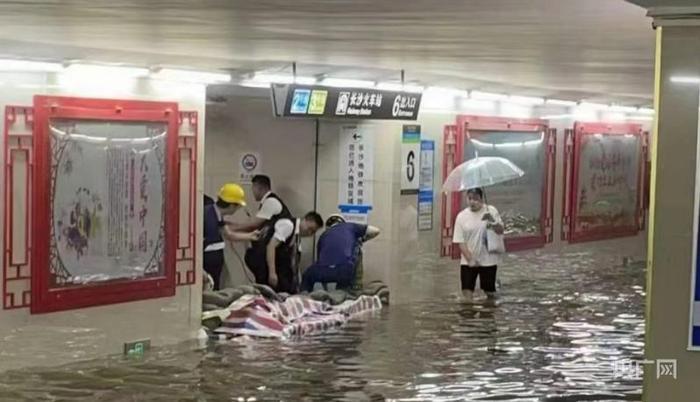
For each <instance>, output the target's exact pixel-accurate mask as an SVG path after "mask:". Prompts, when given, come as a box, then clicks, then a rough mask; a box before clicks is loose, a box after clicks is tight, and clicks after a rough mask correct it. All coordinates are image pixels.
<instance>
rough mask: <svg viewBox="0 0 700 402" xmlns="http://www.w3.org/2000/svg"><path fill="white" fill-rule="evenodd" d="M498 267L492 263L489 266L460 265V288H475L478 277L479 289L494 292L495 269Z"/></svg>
mask: <svg viewBox="0 0 700 402" xmlns="http://www.w3.org/2000/svg"><path fill="white" fill-rule="evenodd" d="M497 269H498V267H497V266H496V265H492V266H490V267H469V266H466V265H462V266H461V271H460V279H461V280H462V290H471V291H472V292H473V291H474V289H475V288H476V278H477V277H479V284H481V290H483V291H484V292H490V293H493V292H496V270H497Z"/></svg>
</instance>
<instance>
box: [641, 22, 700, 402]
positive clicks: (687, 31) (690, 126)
mask: <svg viewBox="0 0 700 402" xmlns="http://www.w3.org/2000/svg"><path fill="white" fill-rule="evenodd" d="M653 11H654V10H653V9H652V12H653ZM664 18H666V16H665V17H664ZM678 22H679V20H678V19H674V22H673V23H668V24H666V23H664V21H659V20H658V19H657V21H656V24H657V25H659V26H660V27H659V28H657V51H656V76H655V94H654V95H655V109H656V111H657V120H656V122H655V125H656V127H655V130H654V133H653V135H652V141H653V144H652V147H651V148H652V150H653V153H652V172H651V176H652V185H651V197H650V198H651V206H650V222H649V250H648V263H647V311H646V352H645V359H646V360H647V361H653V363H649V364H647V365H645V369H644V394H643V400H644V401H648V402H657V401H674V402H691V401H693V402H694V401H697V400H698V395H700V381H698V379H697V375H698V373H700V351H697V352H693V351H689V350H688V344H689V324H690V321H691V320H692V317H690V314H691V305H692V300H693V292H691V276H692V272H693V265H694V264H695V261H694V260H693V243H694V237H693V231H694V220H695V219H696V218H695V217H694V205H695V204H694V203H695V186H696V170H697V168H696V162H697V153H698V105H699V102H698V99H699V96H700V93H699V92H700V91H699V89H700V85H699V83H700V26H691V25H689V24H690V23H691V21H690V20H687V19H684V20H683V23H682V24H679V23H678ZM696 25H697V24H696ZM680 77H684V79H681V78H680ZM693 77H694V78H695V79H696V80H693V79H691V78H693ZM679 81H685V82H679ZM659 359H674V360H676V361H677V367H676V372H677V378H676V379H674V378H673V377H672V376H666V375H663V373H661V375H659V374H658V372H657V364H658V360H659Z"/></svg>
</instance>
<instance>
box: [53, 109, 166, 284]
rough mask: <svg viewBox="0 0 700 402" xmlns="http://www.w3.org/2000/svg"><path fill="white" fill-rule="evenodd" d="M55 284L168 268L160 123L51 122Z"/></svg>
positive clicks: (142, 274) (130, 276) (136, 276)
mask: <svg viewBox="0 0 700 402" xmlns="http://www.w3.org/2000/svg"><path fill="white" fill-rule="evenodd" d="M49 128H50V132H51V137H50V139H51V142H50V146H51V160H52V171H51V175H52V183H53V186H52V191H51V192H50V196H51V203H52V208H51V224H52V228H51V238H50V259H49V264H50V272H51V282H50V286H51V287H52V288H61V287H68V286H75V285H85V284H92V283H96V282H105V281H110V280H116V279H132V280H133V279H141V278H146V277H150V276H156V275H162V274H163V271H164V238H165V230H164V218H165V204H164V202H165V197H164V194H165V159H164V158H165V155H164V150H165V135H166V131H167V126H166V125H165V124H160V123H135V122H102V121H95V122H91V121H87V120H65V119H62V120H55V121H51V122H50V127H49Z"/></svg>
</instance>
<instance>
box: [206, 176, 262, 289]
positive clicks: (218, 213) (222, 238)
mask: <svg viewBox="0 0 700 402" xmlns="http://www.w3.org/2000/svg"><path fill="white" fill-rule="evenodd" d="M241 207H245V192H244V191H243V188H242V187H241V186H239V185H238V184H235V183H226V184H224V185H223V186H222V187H221V189H220V190H219V194H218V196H217V200H216V202H215V203H213V204H208V205H206V206H205V207H204V247H203V249H202V250H203V252H204V257H203V262H204V270H205V271H206V272H207V273H208V274H209V275H211V277H212V279H213V280H214V290H218V289H219V288H220V285H221V271H222V270H223V267H224V248H225V246H226V241H254V240H257V239H258V236H259V233H258V232H257V231H254V232H247V233H246V232H236V231H233V230H232V229H231V228H230V227H228V225H227V224H226V222H225V221H224V216H227V215H233V214H234V213H235V212H236V211H237V210H238V209H240V208H241Z"/></svg>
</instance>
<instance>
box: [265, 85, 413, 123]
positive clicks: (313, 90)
mask: <svg viewBox="0 0 700 402" xmlns="http://www.w3.org/2000/svg"><path fill="white" fill-rule="evenodd" d="M420 102H421V94H420V93H409V92H397V91H384V90H380V89H372V88H336V87H324V86H318V85H297V84H292V85H287V84H273V85H272V105H273V109H274V114H275V116H278V117H306V118H320V117H325V118H334V119H362V120H416V119H417V118H418V110H419V109H420Z"/></svg>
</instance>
